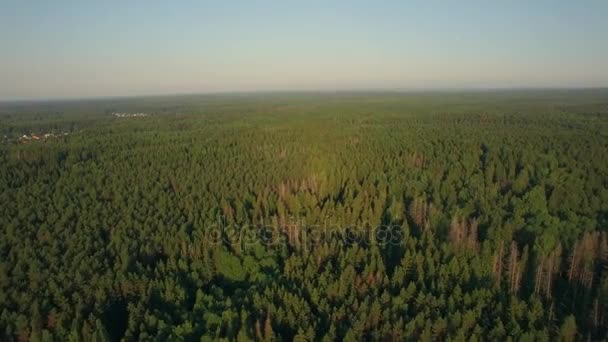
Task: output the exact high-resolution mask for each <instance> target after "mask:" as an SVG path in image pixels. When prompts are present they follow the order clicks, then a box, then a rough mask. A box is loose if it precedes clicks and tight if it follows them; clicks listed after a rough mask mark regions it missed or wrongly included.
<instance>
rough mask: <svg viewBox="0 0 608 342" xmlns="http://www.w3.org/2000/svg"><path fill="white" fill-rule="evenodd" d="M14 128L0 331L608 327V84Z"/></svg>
mask: <svg viewBox="0 0 608 342" xmlns="http://www.w3.org/2000/svg"><path fill="white" fill-rule="evenodd" d="M116 111H120V112H145V113H148V114H150V115H149V116H147V117H134V118H115V117H113V116H112V115H111V113H113V112H116ZM47 133H57V134H58V133H68V134H67V135H63V134H62V135H57V136H55V137H53V138H48V139H41V140H33V139H30V140H23V139H21V140H19V137H21V136H23V135H24V134H25V135H31V134H35V135H43V134H47ZM0 135H1V136H2V137H3V140H2V142H1V143H0V165H1V166H0V203H1V206H0V211H1V212H0V255H1V257H0V311H1V312H0V332H1V334H2V335H0V339H1V340H5V341H17V340H19V341H28V340H29V341H106V340H120V339H124V340H146V341H148V340H155V341H165V340H193V341H199V340H218V339H226V340H239V341H246V340H265V341H271V340H292V339H297V340H311V341H312V340H315V341H316V340H327V341H331V340H360V339H371V340H422V341H435V340H447V339H449V340H461V341H465V340H471V339H484V340H504V339H509V338H511V339H517V340H546V341H553V340H556V339H558V338H561V339H563V340H582V339H588V338H590V339H592V340H600V339H607V338H608V162H607V160H608V90H578V91H566V90H564V91H509V92H507V91H505V92H480V93H417V94H416V93H407V94H401V93H336V94H313V93H308V94H304V93H302V94H298V93H294V94H290V93H284V94H257V95H247V94H234V95H187V96H173V97H150V98H120V99H104V100H83V101H71V102H60V101H56V102H33V103H18V102H14V103H2V104H0ZM320 233H324V235H321V234H320Z"/></svg>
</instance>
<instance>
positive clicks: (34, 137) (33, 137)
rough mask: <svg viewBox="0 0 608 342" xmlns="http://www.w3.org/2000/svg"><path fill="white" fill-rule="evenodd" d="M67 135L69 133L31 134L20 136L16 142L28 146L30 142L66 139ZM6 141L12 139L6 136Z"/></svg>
mask: <svg viewBox="0 0 608 342" xmlns="http://www.w3.org/2000/svg"><path fill="white" fill-rule="evenodd" d="M66 135H68V133H67V132H63V133H44V134H35V133H30V134H29V135H27V134H24V135H22V136H20V137H19V138H17V139H16V142H17V143H20V144H26V143H28V142H36V141H46V140H47V139H55V138H59V137H64V136H66ZM4 139H5V141H7V142H10V139H8V137H7V136H6V135H5V136H4Z"/></svg>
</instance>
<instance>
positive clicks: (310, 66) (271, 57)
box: [0, 0, 608, 100]
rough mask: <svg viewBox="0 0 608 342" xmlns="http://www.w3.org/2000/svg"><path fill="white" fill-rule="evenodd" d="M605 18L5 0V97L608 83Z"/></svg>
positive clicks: (418, 6)
mask: <svg viewBox="0 0 608 342" xmlns="http://www.w3.org/2000/svg"><path fill="white" fill-rule="evenodd" d="M606 18H608V1H606V0H581V1H574V0H553V1H549V0H534V1H530V0H526V1H520V0H510V1H488V0H483V1H473V0H471V1H467V0H461V1H453V0H442V1H435V0H421V1H406V0H401V1H357V0H350V1H339V0H335V1H327V0H325V1H317V0H309V1H290V0H285V1H255V0H248V1H237V0H234V1H231V0H228V1H204V0H203V1H201V0H199V1H194V0H192V1H186V0H183V1H179V0H176V1H154V0H148V1H138V0H132V1H122V0H121V1H113V0H107V1H89V0H80V1H79V0H72V1H67V0H54V1H46V0H31V1H22V0H0V100H14V99H50V98H79V97H97V96H130V95H153V94H175V93H209V92H249V91H292V90H295V91H298V90H305V91H306V90H313V91H318V90H321V91H325V90H327V91H336V90H412V89H413V90H420V89H422V90H427V89H431V90H432V89H442V90H443V89H486V88H491V89H495V88H522V87H523V88H529V87H533V88H534V87H551V88H553V87H558V88H570V87H606V86H608V20H607V19H606Z"/></svg>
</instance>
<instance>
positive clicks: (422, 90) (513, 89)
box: [0, 85, 608, 104]
mask: <svg viewBox="0 0 608 342" xmlns="http://www.w3.org/2000/svg"><path fill="white" fill-rule="evenodd" d="M568 90H571V91H581V90H608V85H606V86H512V87H507V86H505V87H502V86H495V87H437V88H432V87H428V88H427V87H420V88H369V89H366V88H353V89H348V88H337V89H333V90H332V89H260V90H218V91H202V92H175V93H171V92H166V93H161V92H159V93H142V94H131V95H93V96H67V97H38V98H23V97H22V98H12V99H0V104H7V103H10V104H18V103H37V102H38V103H40V102H42V103H44V102H78V101H98V100H113V99H136V98H150V97H171V96H213V95H216V96H221V95H228V96H231V95H233V96H237V95H264V94H318V95H321V94H349V93H350V94H365V93H376V94H383V93H384V94H389V93H392V94H416V93H427V94H432V93H454V94H457V93H484V92H517V91H568Z"/></svg>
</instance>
